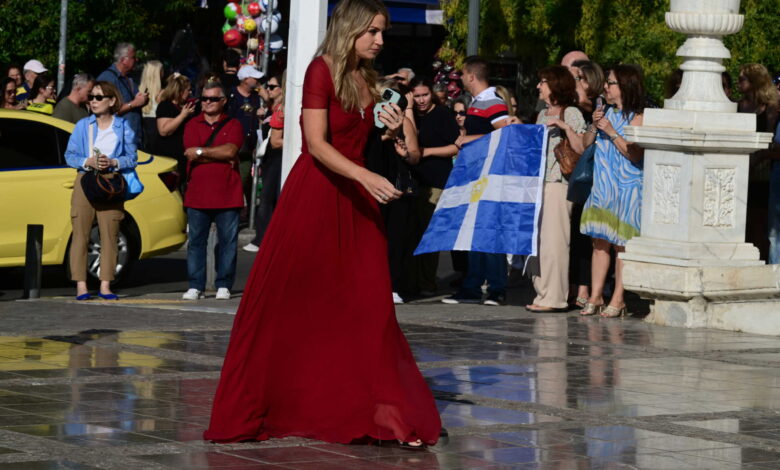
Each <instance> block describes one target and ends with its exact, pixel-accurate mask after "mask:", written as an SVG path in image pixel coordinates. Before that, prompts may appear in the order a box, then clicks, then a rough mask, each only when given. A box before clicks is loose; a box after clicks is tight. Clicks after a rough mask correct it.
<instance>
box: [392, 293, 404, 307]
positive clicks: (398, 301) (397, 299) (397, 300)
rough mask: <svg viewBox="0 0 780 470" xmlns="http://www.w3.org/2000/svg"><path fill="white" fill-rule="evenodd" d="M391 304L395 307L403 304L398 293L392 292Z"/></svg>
mask: <svg viewBox="0 0 780 470" xmlns="http://www.w3.org/2000/svg"><path fill="white" fill-rule="evenodd" d="M393 303H394V304H396V305H398V304H402V303H404V299H402V298H401V296H400V295H398V292H393Z"/></svg>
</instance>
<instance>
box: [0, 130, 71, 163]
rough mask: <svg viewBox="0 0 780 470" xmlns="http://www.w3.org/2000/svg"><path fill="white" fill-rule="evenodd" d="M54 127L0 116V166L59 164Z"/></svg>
mask: <svg viewBox="0 0 780 470" xmlns="http://www.w3.org/2000/svg"><path fill="white" fill-rule="evenodd" d="M57 140H58V139H57V135H56V134H55V128H54V127H52V126H50V125H48V124H43V123H40V122H35V121H26V120H22V119H0V170H12V169H23V168H41V167H59V166H63V164H64V163H63V159H62V156H61V155H62V154H61V152H60V149H59V145H58V141H57Z"/></svg>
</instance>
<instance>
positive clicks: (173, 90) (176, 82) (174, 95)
mask: <svg viewBox="0 0 780 470" xmlns="http://www.w3.org/2000/svg"><path fill="white" fill-rule="evenodd" d="M190 88H192V84H191V83H190V79H189V78H187V77H185V76H184V75H181V74H178V73H174V74H172V75H171V76H170V77H168V81H167V84H166V85H165V89H164V90H163V91H162V93H160V103H162V102H163V101H173V103H174V104H177V105H180V104H182V103H179V100H181V95H182V93H184V90H189V89H190Z"/></svg>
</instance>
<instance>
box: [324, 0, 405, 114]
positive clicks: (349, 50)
mask: <svg viewBox="0 0 780 470" xmlns="http://www.w3.org/2000/svg"><path fill="white" fill-rule="evenodd" d="M376 15H382V16H384V17H385V20H387V22H388V23H389V22H390V14H389V13H388V11H387V8H386V7H385V5H384V4H383V3H382V2H381V1H379V0H341V1H340V2H339V4H338V5H337V6H336V8H335V9H334V10H333V13H332V15H331V18H330V25H328V31H327V32H326V33H325V39H324V40H323V41H322V44H320V47H319V48H318V49H317V53H316V54H315V55H316V56H321V55H323V54H327V55H328V56H330V58H331V59H332V64H331V71H330V72H331V74H332V75H333V85H334V87H335V88H336V97H337V98H338V100H339V101H340V102H341V106H342V107H343V108H344V110H345V111H353V110H355V109H358V108H360V89H359V88H358V85H357V83H356V82H355V80H353V79H352V77H351V76H350V70H349V64H350V63H351V62H352V61H354V60H356V56H355V54H356V53H355V41H356V40H357V38H358V37H360V36H361V35H363V33H365V32H366V31H367V30H368V27H369V26H371V21H372V20H373V19H374V17H375V16H376ZM357 69H358V72H359V73H360V75H361V76H362V77H363V79H364V80H365V81H366V84H367V85H368V90H369V92H370V93H371V95H372V96H373V97H374V100H378V99H379V94H378V93H377V91H376V86H375V85H376V78H377V74H376V72H375V71H374V61H373V60H366V59H359V60H358V64H357Z"/></svg>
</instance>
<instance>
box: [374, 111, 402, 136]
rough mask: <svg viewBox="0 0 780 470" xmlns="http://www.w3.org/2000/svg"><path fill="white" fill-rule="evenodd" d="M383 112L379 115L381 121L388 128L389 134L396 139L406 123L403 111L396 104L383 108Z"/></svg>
mask: <svg viewBox="0 0 780 470" xmlns="http://www.w3.org/2000/svg"><path fill="white" fill-rule="evenodd" d="M382 110H383V111H381V112H380V113H379V120H380V121H381V122H382V123H384V125H385V126H387V130H388V133H389V134H390V135H392V136H393V137H395V135H396V134H397V133H398V130H399V129H400V128H401V126H402V125H403V123H404V113H403V110H402V109H401V108H399V107H398V105H397V104H395V103H388V104H386V105H384V106H382Z"/></svg>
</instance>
